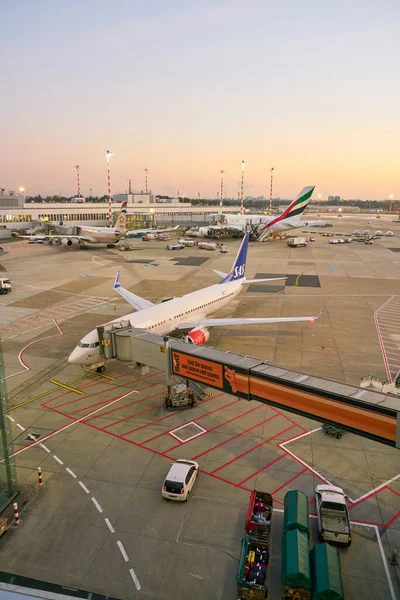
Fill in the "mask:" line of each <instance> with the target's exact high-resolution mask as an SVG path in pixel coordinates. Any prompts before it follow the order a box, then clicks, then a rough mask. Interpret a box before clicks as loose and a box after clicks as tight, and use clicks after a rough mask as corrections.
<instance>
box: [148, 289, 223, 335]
mask: <svg viewBox="0 0 400 600" xmlns="http://www.w3.org/2000/svg"><path fill="white" fill-rule="evenodd" d="M233 295H234V293H233V292H231V293H230V294H227V295H226V296H224V297H223V298H217V299H216V300H211V301H210V302H206V303H205V304H202V305H201V306H198V307H197V308H191V309H190V310H186V311H185V312H184V313H180V314H178V315H175V316H174V317H169V319H168V321H172V320H174V319H177V318H178V317H182V316H183V315H188V314H189V313H193V312H196V311H197V310H200V309H201V308H205V307H206V306H210V304H215V302H220V301H221V300H226V298H229V297H230V296H233ZM166 322H167V319H165V321H159V322H158V323H154V325H150V327H149V329H154V328H155V327H160V325H164V323H166Z"/></svg>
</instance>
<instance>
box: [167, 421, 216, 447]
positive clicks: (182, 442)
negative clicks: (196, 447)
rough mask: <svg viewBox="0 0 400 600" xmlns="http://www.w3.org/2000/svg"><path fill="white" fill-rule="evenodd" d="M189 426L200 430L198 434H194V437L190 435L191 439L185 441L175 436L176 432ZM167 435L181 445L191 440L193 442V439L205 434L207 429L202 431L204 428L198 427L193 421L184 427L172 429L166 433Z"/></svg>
mask: <svg viewBox="0 0 400 600" xmlns="http://www.w3.org/2000/svg"><path fill="white" fill-rule="evenodd" d="M189 425H194V426H195V427H197V428H198V429H200V432H199V433H195V434H194V435H192V436H191V437H189V438H187V439H185V440H182V439H181V438H180V437H179V436H177V435H175V432H176V431H179V430H180V429H183V428H184V427H188V426H189ZM168 433H169V434H170V435H172V437H174V438H175V439H176V440H178V442H181V444H186V442H190V441H191V440H194V439H195V438H197V437H199V436H200V435H203V434H204V433H207V429H204V427H200V425H198V424H197V423H195V422H194V421H190V422H189V423H185V424H184V425H181V426H180V427H177V428H176V429H172V430H171V431H168Z"/></svg>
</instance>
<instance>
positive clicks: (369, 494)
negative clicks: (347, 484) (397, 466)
mask: <svg viewBox="0 0 400 600" xmlns="http://www.w3.org/2000/svg"><path fill="white" fill-rule="evenodd" d="M399 478H400V473H399V475H396V476H395V477H392V479H388V480H387V481H385V483H382V484H381V485H378V487H375V488H372V490H370V491H369V492H367V493H366V494H364V495H363V496H360V497H359V498H356V499H355V500H353V502H361V500H365V498H368V496H372V495H373V494H376V493H377V492H379V490H381V489H383V488H384V487H386V486H387V485H390V484H391V483H393V481H397V479H399Z"/></svg>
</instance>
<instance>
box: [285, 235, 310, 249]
mask: <svg viewBox="0 0 400 600" xmlns="http://www.w3.org/2000/svg"><path fill="white" fill-rule="evenodd" d="M287 245H288V246H290V247H291V248H301V247H302V246H307V240H306V238H305V237H292V238H290V239H289V240H288V243H287Z"/></svg>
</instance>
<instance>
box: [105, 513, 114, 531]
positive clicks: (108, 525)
mask: <svg viewBox="0 0 400 600" xmlns="http://www.w3.org/2000/svg"><path fill="white" fill-rule="evenodd" d="M104 520H105V522H106V525H107V527H108V529H109V530H110V531H111V533H115V529H114V527H113V526H112V525H111V523H110V520H109V519H107V517H106V518H105V519H104Z"/></svg>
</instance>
